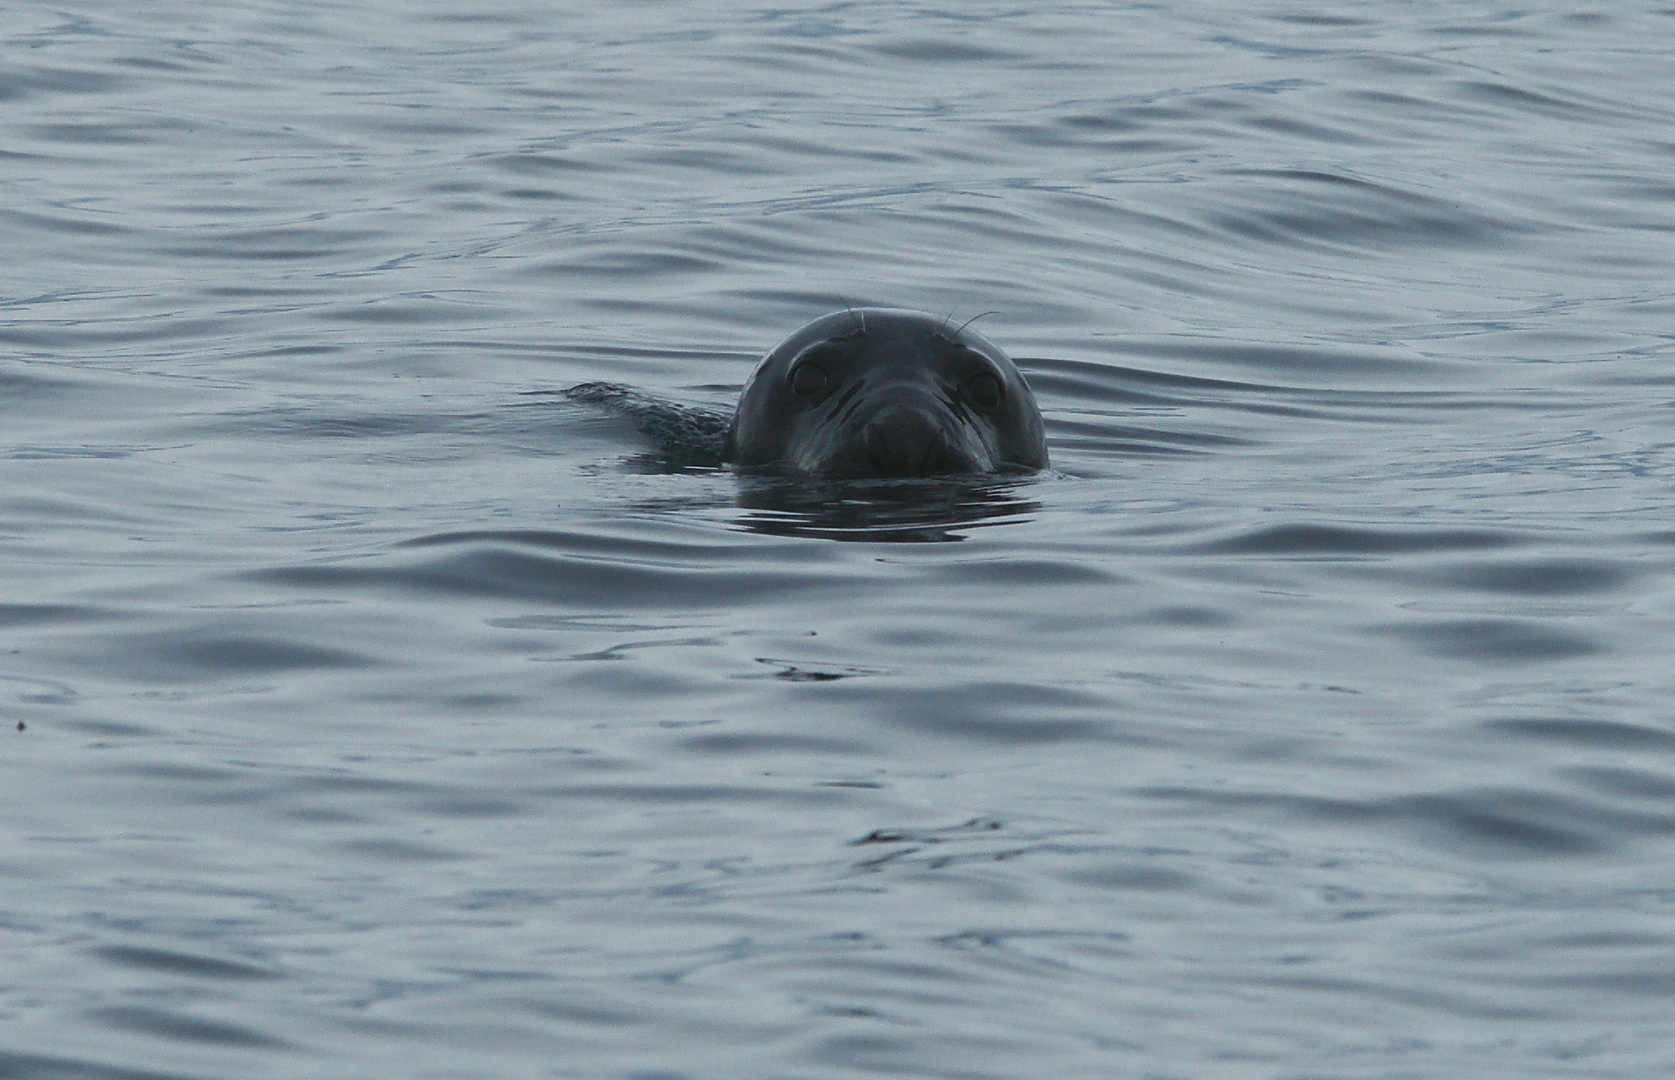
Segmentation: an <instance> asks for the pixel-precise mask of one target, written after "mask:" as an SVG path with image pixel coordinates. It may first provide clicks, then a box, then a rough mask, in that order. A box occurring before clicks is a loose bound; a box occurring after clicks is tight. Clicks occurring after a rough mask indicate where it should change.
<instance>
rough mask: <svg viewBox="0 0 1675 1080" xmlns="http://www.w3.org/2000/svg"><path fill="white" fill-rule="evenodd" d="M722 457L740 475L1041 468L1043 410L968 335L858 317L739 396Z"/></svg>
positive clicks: (895, 314) (907, 321)
mask: <svg viewBox="0 0 1675 1080" xmlns="http://www.w3.org/2000/svg"><path fill="white" fill-rule="evenodd" d="M723 453H724V455H725V457H726V459H727V460H728V461H731V462H732V463H733V464H734V465H735V466H737V467H738V468H741V469H748V470H764V471H785V472H794V473H804V474H808V475H812V476H826V477H834V478H840V479H849V478H862V477H909V476H943V475H958V474H972V473H999V472H1027V471H1033V470H1035V469H1044V468H1046V467H1047V440H1046V436H1045V434H1044V432H1043V429H1042V423H1041V409H1040V407H1039V406H1037V405H1036V403H1035V395H1034V394H1032V393H1031V392H1030V389H1029V384H1028V383H1026V382H1025V381H1024V377H1023V375H1022V374H1021V373H1020V372H1019V371H1018V368H1017V366H1016V365H1015V364H1013V363H1012V361H1011V360H1010V359H1008V358H1007V356H1006V354H1005V353H1003V352H1001V351H1000V350H999V349H998V348H996V347H995V346H994V344H993V343H992V342H990V341H989V340H988V339H987V338H985V337H983V336H982V335H981V334H979V333H977V332H975V331H973V330H971V329H970V328H969V325H967V326H961V327H955V326H953V325H951V324H950V322H949V320H947V319H943V318H939V317H937V316H935V315H928V314H926V313H925V312H922V311H904V310H900V309H896V308H861V309H857V310H853V311H839V312H835V313H833V314H831V315H827V316H824V317H823V318H819V319H816V320H814V321H813V322H811V323H809V324H808V325H807V326H805V327H803V328H802V329H801V330H798V331H797V332H796V333H794V334H792V335H791V336H790V337H788V338H786V339H785V340H784V341H782V342H781V343H780V344H779V345H778V346H777V347H776V348H775V349H774V350H773V351H772V352H770V353H768V355H767V356H766V357H764V358H763V359H762V362H761V363H760V364H759V365H757V367H756V370H755V372H754V373H752V375H751V376H750V380H749V381H748V382H746V383H745V385H744V393H743V394H742V395H740V397H739V406H738V410H737V412H735V413H734V415H733V423H732V425H731V427H730V428H729V429H728V432H727V439H726V444H725V447H724V449H723Z"/></svg>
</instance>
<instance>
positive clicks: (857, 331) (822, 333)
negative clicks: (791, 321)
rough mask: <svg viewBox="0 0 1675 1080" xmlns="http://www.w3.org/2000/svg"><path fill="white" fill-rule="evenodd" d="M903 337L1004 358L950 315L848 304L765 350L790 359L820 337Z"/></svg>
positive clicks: (867, 339)
mask: <svg viewBox="0 0 1675 1080" xmlns="http://www.w3.org/2000/svg"><path fill="white" fill-rule="evenodd" d="M906 338H917V339H921V340H926V341H929V340H934V339H941V340H942V341H945V342H948V343H949V344H953V345H963V346H965V347H966V348H969V349H972V350H974V351H976V352H979V353H982V354H983V355H985V356H988V357H990V358H992V359H994V360H997V361H1001V362H1003V363H1005V362H1008V361H1007V357H1006V354H1005V353H1004V352H1001V350H1000V349H999V348H997V347H996V346H995V344H994V343H993V342H992V341H990V340H989V339H988V338H985V337H984V336H983V335H982V334H979V333H977V332H976V331H975V330H972V329H971V328H970V327H969V326H964V325H962V324H961V323H959V322H956V321H955V320H954V319H953V318H952V317H951V316H942V315H932V314H930V313H929V312H924V311H911V310H908V309H905V308H852V309H846V310H844V311H834V312H832V313H831V314H830V315H825V316H822V317H821V318H818V319H816V320H814V321H813V322H811V323H809V324H808V325H807V326H805V327H803V328H802V329H801V330H798V331H797V332H796V333H794V334H792V335H791V336H790V337H788V338H786V339H785V340H784V341H782V342H780V344H779V345H778V346H776V347H775V348H774V350H773V351H772V352H771V353H770V354H769V356H770V357H772V358H778V359H790V358H791V357H793V356H795V355H796V354H797V353H799V352H801V351H802V350H803V349H806V348H808V347H809V346H810V345H813V344H815V343H816V342H821V341H842V342H848V343H854V344H862V343H867V342H871V343H878V344H885V343H888V342H891V341H899V340H902V339H906Z"/></svg>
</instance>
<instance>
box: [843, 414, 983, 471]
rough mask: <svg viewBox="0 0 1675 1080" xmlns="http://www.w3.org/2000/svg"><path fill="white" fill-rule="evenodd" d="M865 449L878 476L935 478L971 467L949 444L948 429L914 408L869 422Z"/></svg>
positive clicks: (864, 436)
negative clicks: (937, 475)
mask: <svg viewBox="0 0 1675 1080" xmlns="http://www.w3.org/2000/svg"><path fill="white" fill-rule="evenodd" d="M861 448H862V451H863V452H864V454H865V456H866V461H867V464H868V465H870V466H871V467H872V472H873V475H874V476H933V475H935V474H937V473H951V472H962V471H964V470H965V468H966V467H967V466H966V463H965V462H963V461H962V460H961V457H960V455H959V453H958V452H957V451H956V450H955V449H954V446H953V444H952V443H951V442H949V440H948V432H947V427H946V425H945V424H943V423H940V422H939V421H938V418H937V417H935V416H933V415H931V413H929V412H927V411H926V410H925V409H922V408H918V407H915V406H912V405H898V406H895V407H893V408H889V409H885V410H884V411H883V412H881V413H879V414H878V415H877V416H875V417H873V418H872V419H871V420H869V421H867V426H866V427H865V428H864V429H863V430H862V431H861Z"/></svg>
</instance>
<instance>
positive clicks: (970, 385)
mask: <svg viewBox="0 0 1675 1080" xmlns="http://www.w3.org/2000/svg"><path fill="white" fill-rule="evenodd" d="M1002 393H1003V391H1002V389H1001V385H1000V380H999V379H997V378H995V377H994V375H992V374H990V373H989V372H987V371H980V372H978V373H977V374H976V375H973V376H972V377H971V378H969V379H967V380H966V384H965V396H966V397H967V398H969V399H970V401H971V403H972V404H973V405H976V406H977V407H978V408H979V409H992V408H994V407H995V406H996V405H999V404H1000V399H1001V396H1002Z"/></svg>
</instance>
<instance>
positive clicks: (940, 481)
mask: <svg viewBox="0 0 1675 1080" xmlns="http://www.w3.org/2000/svg"><path fill="white" fill-rule="evenodd" d="M1030 482H1031V480H1030V478H1027V477H1005V478H997V477H993V476H981V477H978V476H959V477H946V476H944V477H924V478H913V479H905V480H816V479H810V478H806V477H778V476H776V477H766V476H742V477H740V478H739V501H738V504H739V507H740V508H741V509H743V510H744V513H743V514H741V515H740V516H739V517H738V518H737V519H736V522H735V523H736V524H737V525H740V526H742V527H743V528H746V529H749V530H750V531H752V532H758V533H764V534H766V535H769V536H804V537H820V538H824V539H828V540H870V541H877V542H884V543H897V544H903V543H906V544H926V543H929V544H943V543H953V542H956V541H960V540H964V539H965V538H966V535H967V533H969V531H970V530H972V529H979V528H985V527H988V526H992V525H1004V524H1012V523H1017V522H1023V521H1028V520H1030V515H1033V514H1035V513H1038V512H1039V511H1040V509H1041V504H1040V503H1039V502H1037V501H1035V500H1034V499H1030V498H1026V497H1024V496H1022V495H1020V494H1018V491H1019V489H1021V488H1024V487H1026V486H1027V485H1028V484H1029V483H1030Z"/></svg>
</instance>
